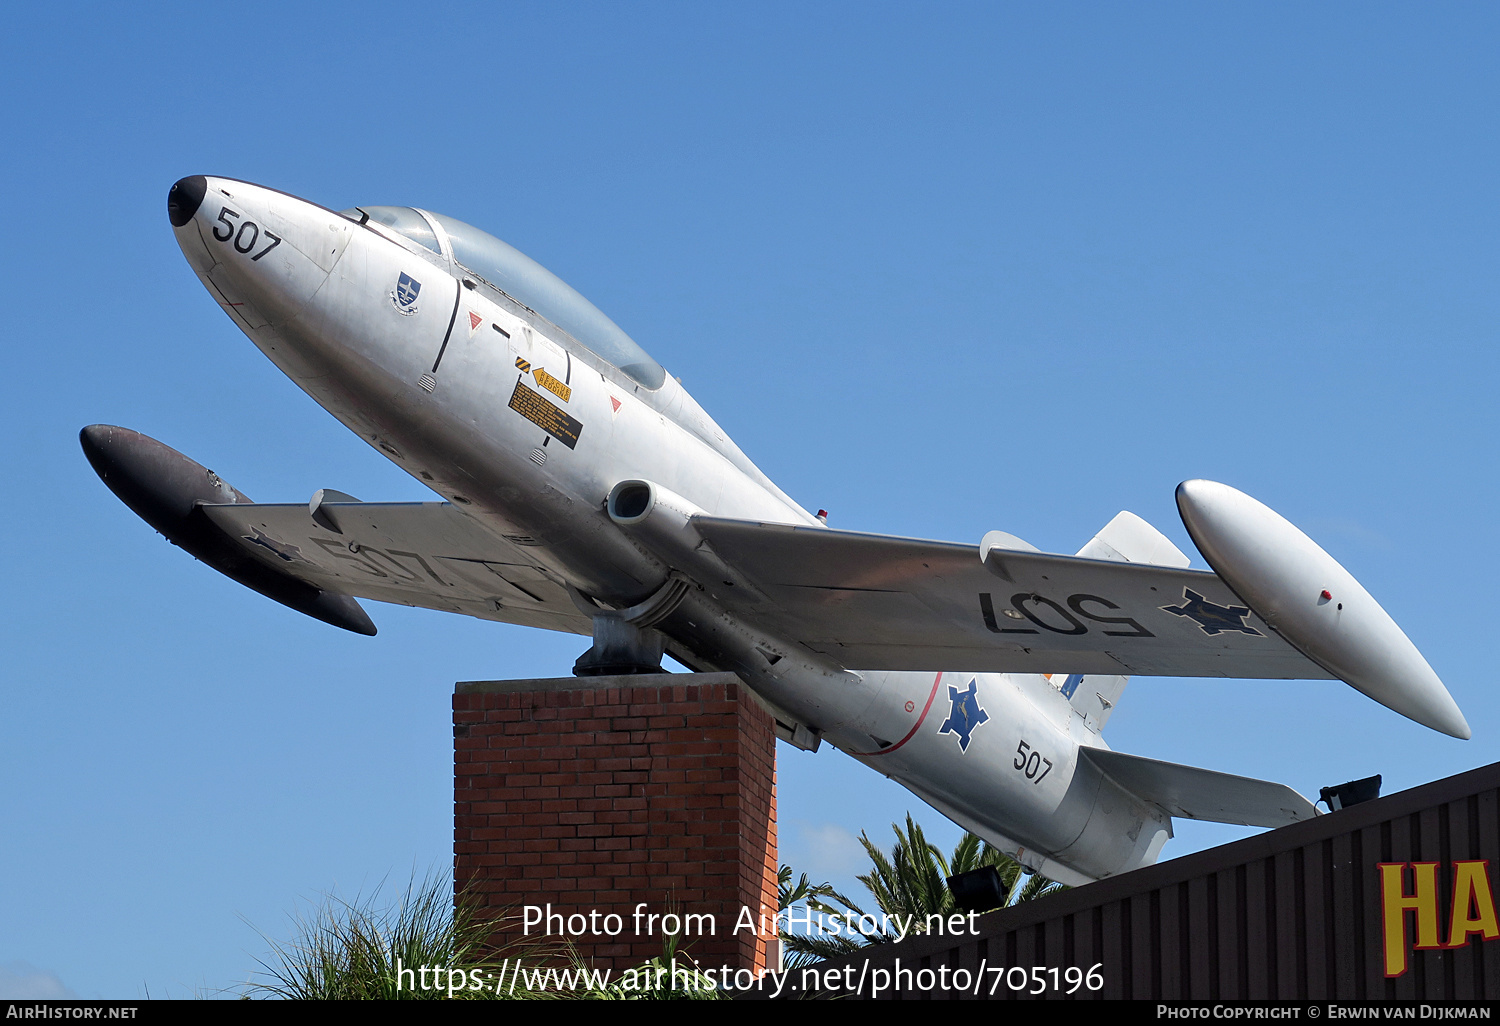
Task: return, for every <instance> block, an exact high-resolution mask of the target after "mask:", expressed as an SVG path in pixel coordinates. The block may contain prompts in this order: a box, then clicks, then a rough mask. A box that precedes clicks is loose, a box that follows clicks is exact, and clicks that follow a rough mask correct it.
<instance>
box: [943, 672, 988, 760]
mask: <svg viewBox="0 0 1500 1026" xmlns="http://www.w3.org/2000/svg"><path fill="white" fill-rule="evenodd" d="M978 692H979V679H978V678H977V677H971V678H969V686H968V688H967V689H965V690H963V691H960V690H958V688H956V687H954V686H953V685H952V684H949V685H948V700H949V701H950V702H952V703H953V706H952V708H951V709H949V711H948V718H947V719H946V720H944V721H943V725H942V726H941V727H939V728H938V733H939V734H952V735H954V736H955V737H957V738H958V750H959V751H961V752H967V751H968V750H969V738H970V736H971V735H972V734H973V733H974V731H975V729H976V728H977V727H979V725H980V724H982V723H988V722H989V719H990V714H989V713H987V712H985V711H984V710H983V709H981V708H980V706H979V698H978Z"/></svg>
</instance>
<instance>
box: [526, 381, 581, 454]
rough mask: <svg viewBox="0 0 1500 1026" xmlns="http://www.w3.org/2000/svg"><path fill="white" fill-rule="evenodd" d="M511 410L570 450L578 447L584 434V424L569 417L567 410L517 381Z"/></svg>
mask: <svg viewBox="0 0 1500 1026" xmlns="http://www.w3.org/2000/svg"><path fill="white" fill-rule="evenodd" d="M563 387H564V388H566V387H567V386H566V385H564V386H563ZM510 408H511V409H513V410H515V411H516V412H517V413H519V414H520V415H521V416H523V417H525V418H526V419H527V420H529V421H531V422H532V423H533V424H535V425H536V426H537V427H539V428H541V429H542V430H543V431H545V432H547V434H549V435H551V436H552V437H553V438H556V439H557V440H558V441H559V442H561V443H562V444H563V445H566V446H567V447H568V448H569V449H574V448H577V447H578V436H579V434H581V433H582V432H583V424H582V423H581V422H579V421H577V420H574V419H573V418H572V417H570V416H568V413H567V411H566V410H564V409H562V407H560V406H558V405H556V404H555V403H553V402H552V400H550V399H548V398H547V397H546V396H544V395H542V394H541V393H540V392H536V391H533V390H532V389H529V388H527V387H526V386H525V385H523V384H522V383H521V382H519V381H517V382H516V390H515V391H514V392H512V393H511V394H510Z"/></svg>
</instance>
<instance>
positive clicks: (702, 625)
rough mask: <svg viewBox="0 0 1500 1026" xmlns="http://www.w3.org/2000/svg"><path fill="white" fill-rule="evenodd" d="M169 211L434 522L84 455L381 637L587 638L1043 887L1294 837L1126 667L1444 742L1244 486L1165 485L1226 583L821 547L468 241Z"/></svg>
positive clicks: (985, 547) (856, 541)
mask: <svg viewBox="0 0 1500 1026" xmlns="http://www.w3.org/2000/svg"><path fill="white" fill-rule="evenodd" d="M167 211H168V215H169V218H170V220H171V224H172V228H173V230H174V231H175V233H176V236H177V241H178V244H179V245H180V246H181V247H182V252H183V254H184V255H185V256H186V257H187V260H188V263H189V264H190V265H191V266H192V268H193V270H194V272H195V273H196V274H197V275H198V277H199V279H200V280H201V281H202V282H203V285H204V287H205V288H207V289H208V292H209V294H210V295H211V296H213V298H214V299H215V301H217V302H218V303H219V305H220V306H222V307H223V309H224V311H225V312H226V313H227V314H228V315H229V317H230V318H231V319H232V320H233V321H234V322H235V324H237V325H238V326H239V327H240V329H241V330H243V331H244V332H245V334H246V335H248V336H249V337H250V340H251V341H252V342H254V343H255V345H256V346H258V347H259V348H260V350H261V351H262V352H263V353H265V354H266V356H268V357H270V359H271V360H272V361H273V362H274V363H275V364H276V366H278V367H279V368H281V370H282V371H284V372H285V373H286V374H287V376H288V377H290V378H291V379H292V380H293V381H295V382H296V383H297V384H298V385H299V386H300V387H301V388H302V389H303V390H304V391H306V392H307V393H308V394H309V395H310V396H312V397H313V399H315V400H316V401H317V402H318V403H319V404H321V405H322V406H323V407H324V408H326V409H327V410H328V411H329V412H330V413H332V414H333V415H334V416H335V417H337V418H338V419H339V420H341V421H343V423H344V424H346V425H347V426H348V427H349V429H350V430H352V431H354V432H356V433H357V434H358V435H359V436H360V437H361V438H363V439H365V440H366V441H367V442H369V443H370V444H371V445H372V446H374V447H375V448H376V449H378V450H379V451H380V452H381V453H383V454H384V455H385V456H387V457H388V458H389V459H391V460H393V461H395V462H396V464H397V465H398V466H400V467H401V468H402V469H403V470H405V471H407V472H408V473H410V474H412V475H413V476H415V477H416V478H418V479H419V480H421V481H422V482H423V483H424V484H426V485H428V486H429V487H430V488H432V489H433V490H434V491H436V492H438V493H439V494H441V495H443V496H446V497H447V499H448V501H446V502H431V503H374V502H360V501H359V500H357V499H355V498H354V497H353V496H350V495H345V494H343V493H340V492H336V491H332V490H330V489H323V490H321V491H318V492H316V493H315V494H314V495H313V496H312V499H311V501H310V502H306V503H293V504H261V503H255V502H252V501H251V500H250V499H248V498H246V497H245V496H244V495H243V494H241V493H240V492H238V491H237V490H235V489H234V488H233V487H231V486H230V485H229V484H228V483H227V482H225V481H223V480H222V479H220V478H219V477H217V476H216V475H215V474H213V473H212V472H211V471H208V470H206V469H204V468H203V467H201V466H199V465H198V464H196V463H194V462H193V461H191V460H189V459H188V458H187V457H185V456H183V455H181V454H180V453H177V452H175V451H174V450H172V449H169V448H168V447H167V446H165V445H163V444H161V443H160V442H156V441H154V440H152V439H150V438H147V437H146V436H144V435H141V434H138V433H136V432H134V431H130V430H127V429H124V428H118V427H109V426H104V425H95V426H92V427H88V428H85V429H84V430H83V432H82V438H83V446H84V450H85V452H86V453H87V455H88V458H89V459H90V461H91V462H92V463H93V465H94V467H95V469H96V470H97V471H98V472H99V474H100V476H101V477H102V478H103V479H104V480H105V482H106V483H107V484H108V485H109V487H110V488H112V489H113V490H114V491H115V492H116V494H117V495H119V497H120V498H121V499H122V500H124V501H125V503H126V504H127V505H129V506H130V507H131V508H132V509H134V510H135V511H136V512H137V513H138V514H140V515H141V516H142V517H143V518H144V519H145V520H147V521H148V522H149V523H150V524H151V525H152V526H153V527H155V528H156V529H157V530H159V531H160V532H161V533H162V534H164V535H165V536H166V537H167V538H168V539H170V540H172V541H173V542H174V543H176V544H178V545H180V546H181V547H183V548H185V549H187V550H188V551H189V552H191V553H192V554H193V555H195V556H196V557H198V558H199V559H201V560H203V561H204V562H206V563H208V564H209V565H210V566H212V567H214V568H215V569H218V570H220V571H222V572H223V573H225V574H228V575H229V576H230V577H232V578H234V579H235V580H238V581H240V582H242V583H244V584H246V585H248V586H249V587H251V588H254V589H255V590H257V591H259V592H261V593H263V594H265V595H267V596H269V597H271V598H273V599H276V600H277V601H279V602H282V603H284V604H286V605H287V606H290V607H291V608H293V609H297V610H300V611H302V612H305V613H307V614H309V615H311V616H315V617H317V618H319V619H321V620H325V621H327V622H328V623H331V624H335V625H337V626H339V627H343V628H346V629H348V630H351V631H357V632H360V633H363V634H374V633H375V627H374V625H373V624H372V623H371V622H370V619H369V617H368V616H366V614H365V612H364V610H363V609H362V608H361V607H360V606H359V604H358V603H357V602H356V601H355V597H360V598H369V599H378V600H380V601H383V602H397V603H402V604H405V605H410V606H423V607H427V608H431V609H442V610H448V611H450V612H455V613H466V614H468V615H470V616H477V617H482V618H485V619H490V620H499V621H503V622H507V623H517V624H525V625H527V626H532V627H542V628H546V629H549V630H557V631H568V632H572V633H575V634H580V635H584V636H587V637H591V638H592V642H593V643H592V645H591V646H590V647H589V649H588V650H587V651H586V652H585V653H584V654H583V655H582V656H581V657H580V658H579V660H578V663H577V665H576V666H575V667H574V672H575V673H577V674H579V675H583V676H588V675H605V674H620V673H640V672H653V671H658V670H659V668H660V660H661V657H662V654H663V652H667V653H670V654H671V655H672V656H673V657H675V658H676V659H678V660H679V661H681V662H682V663H683V664H685V665H687V666H689V667H691V668H693V669H695V670H705V671H707V670H729V671H733V672H735V673H737V674H739V675H740V677H741V678H743V679H744V680H745V682H746V683H747V684H748V685H749V686H750V687H751V688H752V689H753V690H754V692H755V693H756V694H757V695H758V696H759V697H760V698H761V699H762V700H763V701H764V703H765V704H766V706H767V707H768V708H769V709H770V710H771V712H772V713H773V714H774V716H775V718H776V721H777V724H778V732H779V733H780V734H781V736H782V737H783V738H785V739H786V740H788V741H790V742H791V743H792V744H795V745H798V746H800V747H803V748H807V749H816V748H817V747H818V746H819V744H820V743H821V742H823V741H827V742H829V743H830V744H832V745H833V746H835V747H837V748H839V749H840V750H842V751H844V752H846V753H848V754H849V755H850V756H852V757H853V758H855V759H857V760H859V761H860V762H862V763H864V764H865V765H867V766H869V767H870V768H872V769H875V770H877V771H879V772H881V773H883V774H885V775H887V776H889V777H891V778H893V779H895V780H897V781H899V782H901V783H902V784H904V785H905V786H906V787H908V788H909V789H910V790H911V791H913V792H914V793H915V794H917V795H919V796H920V797H921V798H922V799H924V800H925V801H927V802H928V803H929V804H931V805H932V806H933V807H935V808H936V809H938V810H939V811H940V812H942V813H943V814H944V815H946V816H948V817H950V818H951V819H953V820H954V821H955V822H956V823H958V824H960V825H962V826H964V827H966V828H968V829H971V830H973V831H974V832H976V833H978V834H980V835H981V836H983V837H985V838H987V839H988V840H990V841H991V842H992V843H994V844H996V845H998V846H999V847H1000V848H1001V849H1003V850H1004V851H1006V852H1008V853H1010V854H1012V855H1013V856H1014V857H1015V858H1016V859H1018V860H1019V861H1020V862H1021V863H1022V864H1023V865H1024V866H1026V867H1028V868H1029V869H1032V870H1036V871H1039V872H1041V873H1044V874H1045V875H1047V876H1049V877H1052V878H1053V879H1056V880H1061V881H1063V882H1067V883H1081V882H1085V881H1087V880H1091V879H1098V878H1102V877H1106V876H1111V875H1113V874H1117V873H1122V872H1126V871H1128V870H1131V869H1134V868H1137V867H1139V866H1143V865H1148V864H1150V863H1152V862H1154V861H1155V860H1156V858H1157V856H1158V854H1159V852H1160V851H1161V849H1162V846H1163V845H1164V844H1165V843H1166V841H1167V840H1168V839H1169V838H1170V837H1171V836H1172V817H1174V816H1179V817H1187V818H1193V819H1205V820H1213V821H1218V822H1225V823H1237V824H1248V825H1255V826H1278V825H1281V824H1285V823H1291V822H1294V821H1296V820H1299V819H1304V818H1307V817H1309V816H1312V815H1313V814H1314V810H1313V807H1312V806H1311V805H1310V804H1309V803H1308V801H1307V800H1306V799H1304V798H1303V797H1302V796H1300V795H1299V794H1297V793H1296V792H1295V791H1292V790H1291V789H1290V788H1287V787H1285V786H1282V785H1280V784H1274V783H1269V782H1266V781H1260V780H1251V779H1248V778H1244V777H1238V776H1231V775H1229V774H1224V773H1219V772H1215V771H1212V770H1206V769H1198V768H1194V767H1189V766H1180V765H1175V764H1172V763H1165V762H1160V761H1157V760H1153V759H1147V758H1142V757H1139V756H1133V755H1125V754H1122V753H1118V752H1112V751H1110V749H1109V748H1108V746H1107V745H1106V744H1105V742H1104V739H1103V738H1102V736H1101V731H1102V729H1103V728H1104V726H1105V724H1106V723H1107V722H1108V720H1109V715H1110V712H1111V710H1112V709H1113V708H1114V706H1115V704H1116V703H1117V702H1118V701H1119V699H1120V695H1121V692H1122V691H1123V690H1124V688H1125V683H1126V679H1127V677H1128V675H1130V674H1150V675H1159V676H1193V677H1241V678H1244V677H1262V678H1321V679H1342V680H1344V681H1346V682H1348V683H1349V684H1350V685H1352V686H1353V687H1354V688H1356V689H1358V690H1359V691H1362V692H1363V693H1365V694H1366V695H1368V696H1369V697H1371V698H1373V699H1374V700H1375V701H1377V702H1380V703H1382V704H1384V705H1386V706H1388V707H1389V708H1391V709H1393V710H1395V711H1397V712H1399V713H1402V714H1403V715H1405V716H1408V717H1410V718H1411V719H1413V720H1416V721H1417V722H1418V723H1422V724H1425V725H1426V726H1429V727H1431V728H1433V729H1435V730H1439V731H1442V732H1444V733H1447V734H1451V735H1453V736H1455V737H1460V738H1467V737H1468V736H1469V727H1468V724H1467V723H1466V722H1465V720H1464V717H1463V714H1462V713H1461V712H1460V711H1459V708H1458V706H1457V705H1456V704H1455V702H1454V701H1453V699H1452V697H1451V696H1450V695H1449V694H1448V692H1447V690H1446V689H1445V688H1444V686H1443V684H1442V682H1441V681H1440V680H1439V679H1438V677H1437V675H1436V674H1435V673H1434V672H1433V671H1432V669H1431V668H1430V667H1429V666H1428V664H1427V662H1426V661H1425V660H1424V659H1423V658H1422V656H1421V654H1420V653H1419V652H1418V651H1417V649H1416V648H1415V646H1413V645H1412V643H1411V642H1410V641H1409V640H1408V639H1407V637H1406V635H1405V634H1403V633H1402V632H1401V630H1400V628H1398V627H1397V626H1396V624H1395V623H1394V622H1392V620H1391V618H1390V617H1389V616H1387V615H1386V613H1385V612H1384V610H1382V609H1381V607H1380V606H1379V605H1378V604H1377V603H1376V602H1375V601H1374V599H1372V598H1371V597H1370V596H1369V594H1368V593H1367V592H1366V591H1365V590H1364V589H1363V588H1362V587H1361V586H1360V585H1359V583H1358V582H1356V581H1355V580H1354V578H1353V577H1351V576H1350V574H1349V573H1348V572H1347V571H1346V570H1345V569H1344V568H1343V567H1342V566H1340V565H1339V564H1338V563H1337V562H1335V561H1334V560H1333V558H1332V557H1330V556H1329V555H1328V554H1327V553H1325V552H1324V551H1323V550H1322V549H1321V548H1319V547H1318V546H1317V545H1316V544H1315V543H1314V542H1313V541H1312V540H1311V539H1309V538H1308V537H1307V536H1306V535H1304V534H1303V533H1302V532H1301V531H1299V530H1298V529H1297V528H1295V527H1293V526H1292V525H1291V524H1289V523H1288V522H1287V521H1285V520H1283V519H1282V518H1281V517H1280V516H1278V515H1277V514H1276V513H1274V512H1272V511H1271V510H1270V509H1268V508H1267V507H1265V506H1263V505H1261V504H1260V503H1259V502H1257V501H1255V500H1254V499H1252V498H1250V497H1249V496H1247V495H1244V494H1242V493H1240V492H1238V491H1236V490H1234V489H1233V488H1230V487H1228V486H1226V485H1222V484H1215V483H1213V482H1209V481H1188V482H1185V483H1184V484H1182V485H1181V486H1180V487H1179V488H1178V490H1177V503H1178V508H1179V510H1180V511H1181V514H1182V518H1183V521H1184V522H1185V524H1186V526H1187V530H1188V533H1189V534H1190V535H1191V537H1192V539H1193V541H1194V543H1195V544H1196V545H1197V547H1198V549H1199V551H1200V552H1201V553H1202V554H1203V556H1204V558H1205V559H1206V560H1207V562H1208V564H1209V565H1210V566H1211V567H1212V568H1213V572H1209V571H1202V570H1192V569H1189V568H1188V565H1189V559H1188V557H1187V556H1185V555H1184V554H1183V553H1182V552H1180V551H1178V549H1177V548H1176V547H1175V546H1173V544H1172V543H1171V542H1170V541H1168V540H1167V538H1166V537H1164V536H1163V535H1162V534H1160V533H1159V532H1158V531H1157V530H1156V529H1155V528H1153V527H1151V526H1150V525H1148V524H1147V523H1146V522H1145V521H1143V520H1141V519H1140V518H1139V517H1136V516H1134V515H1133V514H1130V513H1121V514H1120V515H1119V516H1117V517H1115V519H1113V520H1112V521H1110V522H1109V523H1108V524H1106V525H1105V527H1104V528H1103V530H1101V531H1100V532H1099V533H1098V534H1097V535H1095V536H1094V538H1093V539H1091V540H1090V541H1089V542H1088V544H1086V545H1084V546H1083V548H1082V549H1080V550H1079V551H1078V553H1077V554H1075V555H1053V554H1047V553H1042V552H1039V551H1038V550H1037V549H1036V548H1034V547H1033V546H1031V545H1028V544H1027V543H1025V542H1023V541H1021V540H1020V539H1018V538H1015V537H1013V536H1011V535H1008V534H1005V533H1003V532H1000V531H994V532H991V533H990V534H988V535H986V536H985V537H984V538H983V540H982V541H980V543H979V544H978V545H977V546H975V545H964V544H956V543H950V542H936V541H919V540H914V539H909V538H897V537H887V536H882V535H874V534H861V533H855V532H850V531H838V530H832V529H830V528H829V527H827V526H826V524H825V523H824V522H823V519H822V518H821V517H819V516H815V515H813V514H811V513H808V512H807V511H806V510H803V509H802V508H801V507H799V506H798V505H797V504H796V503H795V502H793V501H792V500H791V499H790V498H789V497H788V496H787V495H786V494H785V493H784V492H782V491H781V489H779V488H777V487H776V485H775V484H773V483H772V482H771V481H770V480H769V479H768V478H767V477H766V476H765V475H764V474H763V473H761V472H760V470H759V469H757V468H756V466H755V464H753V463H751V462H750V460H749V459H747V458H746V456H745V455H744V453H742V452H741V451H740V450H739V448H738V447H736V446H735V444H734V443H733V442H732V441H730V440H729V438H728V437H726V436H725V434H724V432H723V431H722V430H720V428H719V426H718V425H717V424H715V423H714V421H713V420H712V419H711V418H710V417H709V416H708V415H707V414H706V413H704V412H703V410H702V409H701V408H699V406H698V404H697V403H696V402H694V401H693V399H692V397H691V396H689V395H688V394H687V393H686V392H685V391H683V389H682V387H681V386H680V385H679V384H678V382H677V381H676V380H675V379H673V378H672V377H671V376H669V375H668V374H667V373H666V372H665V371H664V370H663V369H662V367H661V366H660V365H659V364H658V363H657V362H656V361H655V360H653V359H652V358H651V357H650V356H648V355H647V354H646V353H645V352H644V351H643V350H642V349H641V348H640V347H639V346H638V345H636V343H635V342H633V341H632V340H631V339H630V338H629V336H627V335H626V334H625V333H624V332H623V331H621V330H620V328H619V327H617V326H616V325H615V323H614V322H613V321H611V320H610V319H609V318H608V317H606V316H605V315H604V314H603V313H601V312H600V311H599V310H598V309H596V308H595V307H594V306H593V305H591V304H590V303H589V302H588V301H587V300H585V299H584V298H583V297H582V296H581V295H579V294H578V293H577V292H575V291H574V290H573V289H571V288H569V287H568V286H567V285H566V284H564V283H563V282H562V281H561V280H559V279H558V278H557V277H555V276H554V275H552V274H551V273H550V272H548V271H547V270H546V269H545V268H543V267H541V266H540V265H539V264H537V263H536V262H534V261H532V260H531V259H529V258H528V257H526V256H525V255H523V254H522V253H520V252H518V251H517V250H515V249H513V248H512V247H510V246H508V245H506V244H505V243H504V242H501V241H500V240H499V239H497V238H495V237H494V236H492V235H489V234H487V233H485V232H483V231H480V230H479V229H477V228H474V227H472V226H470V225H468V224H465V223H464V222H462V221H458V220H455V219H453V218H451V217H446V216H444V215H442V214H436V213H432V212H429V211H425V210H418V209H414V208H411V207H385V206H367V207H356V208H354V209H352V210H346V211H343V212H336V211H333V210H328V209H325V208H324V207H320V206H318V205H317V204H314V203H310V202H308V201H306V200H302V199H298V198H296V197H294V196H289V195H287V194H286V193H282V192H277V191H276V190H273V189H268V188H264V187H262V186H258V185H252V184H249V183H246V182H241V181H236V180H233V179H228V178H213V177H204V176H201V175H199V176H193V177H189V178H184V179H182V180H181V181H180V182H178V183H177V184H176V185H174V186H173V187H172V189H171V192H170V194H169V198H168V202H167Z"/></svg>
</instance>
